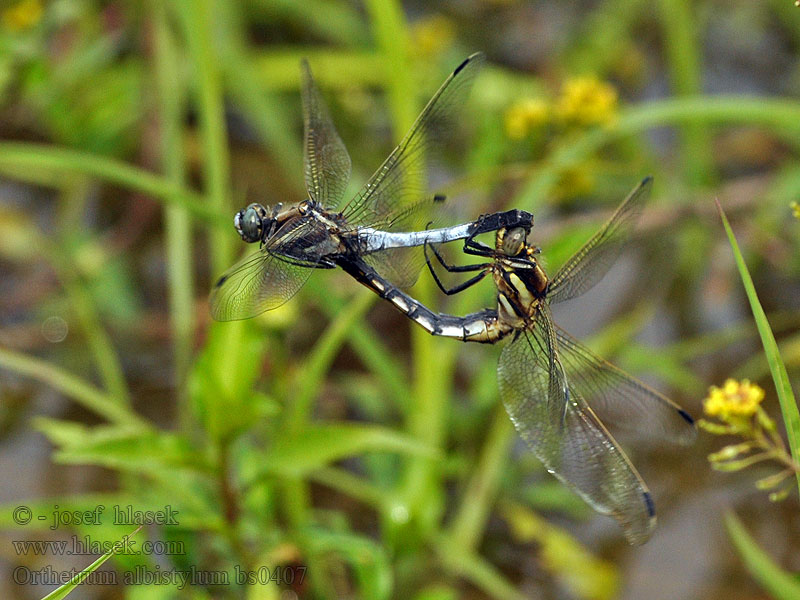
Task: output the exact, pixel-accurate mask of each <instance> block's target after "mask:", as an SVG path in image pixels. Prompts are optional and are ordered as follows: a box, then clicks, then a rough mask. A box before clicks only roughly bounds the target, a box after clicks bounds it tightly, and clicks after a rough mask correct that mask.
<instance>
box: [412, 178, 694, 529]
mask: <svg viewBox="0 0 800 600" xmlns="http://www.w3.org/2000/svg"><path fill="white" fill-rule="evenodd" d="M650 184H651V179H650V178H647V179H645V180H644V181H642V182H641V184H639V186H637V187H636V189H634V190H633V192H631V194H630V195H629V196H628V197H627V198H626V199H625V200H624V201H623V202H622V204H621V205H620V206H619V207H618V208H617V210H616V211H615V212H614V214H613V215H612V216H611V218H610V219H609V220H608V221H607V222H606V223H605V225H603V227H602V228H601V229H600V230H599V231H598V232H597V233H595V234H594V236H592V237H591V238H590V239H589V241H588V242H586V244H584V246H583V247H582V248H581V249H580V250H578V251H577V252H576V253H575V254H574V255H573V256H572V258H570V259H569V260H568V261H567V262H566V264H565V265H564V266H562V267H561V269H559V270H558V271H557V272H556V274H555V275H554V276H553V277H552V278H548V276H547V275H546V274H545V272H544V270H543V269H542V267H541V265H539V263H538V261H537V258H536V257H537V254H538V253H539V249H538V248H536V247H534V246H531V245H529V244H528V243H527V238H528V235H529V234H530V230H531V226H530V224H527V223H526V224H521V225H512V226H511V227H503V228H500V229H499V230H497V233H496V239H495V247H494V248H492V247H490V246H487V245H485V244H482V243H480V242H477V241H476V240H474V239H473V238H474V236H470V237H468V238H466V240H465V243H464V252H465V253H467V254H471V255H476V256H481V257H485V258H488V259H490V261H489V262H484V263H480V264H476V265H465V266H451V265H448V264H447V263H446V262H445V261H444V259H443V258H442V256H441V255H440V254H439V252H438V251H437V250H436V248H435V247H434V246H431V248H432V250H433V252H434V254H435V256H436V258H437V259H438V261H439V262H440V263H441V264H442V266H444V267H445V268H446V269H447V270H448V271H451V272H470V271H473V272H474V271H477V274H476V275H474V276H473V277H472V278H471V279H469V280H468V281H466V282H464V283H462V284H461V285H458V286H456V287H454V288H451V289H448V288H446V287H445V286H444V285H442V282H441V281H440V279H439V277H438V276H437V275H436V271H435V270H434V268H433V265H432V264H431V261H430V259H429V258H428V256H427V252H426V262H427V264H428V267H429V269H430V271H431V273H432V274H433V277H434V279H435V280H436V283H437V284H438V285H439V287H440V288H441V289H442V291H444V292H445V293H446V294H453V293H457V292H459V291H462V290H463V289H466V288H467V287H469V286H471V285H474V284H475V283H477V282H478V281H480V280H481V279H482V278H483V277H485V276H486V275H487V274H489V273H490V274H491V275H492V278H493V279H494V284H495V286H496V287H497V308H496V309H487V310H484V311H482V312H479V313H475V314H472V315H468V316H466V317H461V318H460V319H459V318H457V317H453V316H449V315H434V314H433V313H431V312H430V311H428V312H429V314H426V315H425V318H424V319H423V320H422V321H421V322H420V324H421V325H422V326H423V327H425V328H426V329H427V330H428V331H431V332H432V333H434V334H436V335H444V336H447V337H454V338H456V339H460V340H462V341H468V342H484V343H495V342H498V341H499V340H501V339H503V338H505V337H507V336H509V335H510V336H511V342H510V343H509V344H508V345H507V346H505V348H503V351H502V352H501V354H500V360H499V364H498V369H497V373H498V381H499V387H500V396H501V398H502V400H503V403H504V404H505V407H506V410H507V411H508V414H509V416H510V417H511V420H512V422H513V423H514V426H515V427H516V429H517V431H518V432H519V434H520V436H521V437H522V438H523V439H524V440H525V441H526V442H527V443H528V445H529V446H530V448H531V450H532V451H533V453H534V454H535V455H536V456H537V457H538V458H539V459H540V460H541V461H542V463H544V465H545V467H546V468H547V470H548V471H549V472H550V473H552V474H553V475H555V476H556V477H557V478H558V479H560V480H561V481H562V482H564V483H565V484H566V485H567V486H569V487H570V488H572V489H573V490H574V491H575V492H577V493H578V495H580V496H581V497H582V498H583V499H584V500H585V501H586V502H587V503H588V504H589V505H591V506H592V508H594V509H595V510H597V511H598V512H600V513H603V514H607V515H611V516H612V517H614V518H615V519H616V520H617V521H618V522H619V523H620V525H621V526H622V528H623V530H624V532H625V536H626V537H627V539H628V541H629V542H631V543H632V544H641V543H644V542H645V541H647V539H648V538H649V537H650V535H651V533H652V530H653V527H654V526H655V508H654V504H653V500H652V497H651V495H650V492H649V491H648V489H647V486H646V485H645V483H644V481H643V480H642V478H641V476H640V475H639V473H638V472H637V471H636V469H635V468H634V466H633V464H632V463H631V461H630V460H629V459H628V457H627V456H626V455H625V453H624V452H623V450H622V449H621V448H620V447H619V445H618V444H617V442H616V440H614V438H613V437H612V436H611V434H610V433H609V431H608V430H607V429H606V427H605V425H604V422H605V423H609V424H612V425H614V426H617V427H619V428H627V429H629V430H636V431H641V432H646V433H648V434H657V435H660V436H662V437H666V438H668V439H671V440H673V441H676V442H679V443H689V442H690V441H692V440H693V439H694V437H695V433H696V430H695V428H694V420H693V419H692V417H691V416H689V414H688V413H687V412H686V411H684V410H683V409H682V408H681V407H680V406H678V405H677V404H675V403H674V402H672V401H671V400H669V399H668V398H666V397H665V396H663V395H662V394H660V393H658V392H657V391H655V390H653V389H652V388H650V387H648V386H647V385H645V384H644V383H642V382H641V381H638V380H637V379H634V378H633V377H631V376H630V375H628V374H627V373H625V372H624V371H622V370H620V369H618V368H617V367H615V366H613V365H612V364H610V363H608V362H606V361H604V360H603V359H600V358H598V357H597V356H595V355H594V354H593V353H592V352H591V351H590V350H589V349H588V348H586V347H585V346H583V345H582V344H581V343H579V342H578V341H577V340H575V339H574V338H573V337H572V336H570V335H569V334H568V333H566V332H565V331H564V330H563V329H561V328H560V327H558V326H557V325H555V324H554V323H553V319H552V317H551V313H550V305H551V304H556V303H558V302H563V301H565V300H569V299H571V298H575V297H576V296H579V295H581V294H583V293H584V292H586V291H587V290H589V289H590V288H591V287H592V286H594V285H595V284H596V283H597V282H598V281H599V280H600V279H601V278H602V277H603V276H604V275H605V274H606V272H607V271H608V270H609V268H610V267H611V265H612V264H613V263H614V261H615V260H616V258H617V257H618V256H619V254H620V251H621V249H622V247H623V246H624V244H625V243H626V242H627V241H628V239H629V237H630V235H631V233H632V230H633V225H634V223H635V220H636V217H637V215H638V214H639V212H640V211H641V206H642V200H643V199H644V198H645V196H646V195H647V194H648V192H649V190H650ZM426 250H427V245H426ZM412 318H413V316H412Z"/></svg>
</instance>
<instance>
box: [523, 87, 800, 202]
mask: <svg viewBox="0 0 800 600" xmlns="http://www.w3.org/2000/svg"><path fill="white" fill-rule="evenodd" d="M692 121H702V122H705V123H707V124H713V123H725V124H739V123H741V124H748V125H760V126H762V127H766V128H768V129H772V130H773V131H774V132H775V134H776V135H779V136H781V138H782V139H784V140H786V141H787V142H788V143H790V144H792V145H793V146H794V147H796V148H797V147H800V143H798V140H799V139H800V102H797V101H795V100H789V99H770V98H758V97H751V96H739V97H737V96H715V97H697V98H680V99H670V100H663V101H659V102H650V103H647V104H643V105H640V106H635V107H631V108H629V109H628V110H626V111H624V112H622V113H621V114H620V116H619V119H618V120H617V123H616V124H615V125H614V126H611V127H607V128H603V129H595V130H592V131H588V132H587V133H585V134H584V135H583V137H581V138H579V139H577V140H570V144H569V145H568V146H563V147H561V148H560V149H559V150H558V151H556V152H555V153H553V155H552V156H551V157H550V159H549V160H548V161H547V162H546V163H545V164H544V165H543V166H542V168H541V169H540V170H539V172H538V173H537V175H535V176H534V177H533V178H532V179H531V180H530V181H529V182H528V183H527V184H526V185H525V186H523V188H522V190H521V191H520V193H519V194H518V195H517V196H516V197H514V198H513V199H512V201H511V202H510V203H509V204H510V205H511V206H515V207H519V208H526V207H528V206H535V205H536V203H537V202H538V201H540V199H541V198H544V197H546V196H547V195H548V194H549V193H550V192H551V190H552V189H553V187H554V186H555V184H556V183H557V182H558V178H559V175H560V174H561V173H562V172H563V171H565V170H566V169H569V168H571V167H574V166H575V165H577V164H579V163H580V162H581V161H584V160H586V159H587V158H588V157H590V156H592V155H593V154H594V153H596V152H597V151H599V150H600V149H601V148H603V147H604V146H607V145H609V144H611V143H613V142H615V141H617V140H619V139H621V138H624V137H625V136H629V135H633V134H636V133H641V132H642V131H646V130H648V129H652V128H654V127H663V126H664V125H672V124H677V123H685V122H692Z"/></svg>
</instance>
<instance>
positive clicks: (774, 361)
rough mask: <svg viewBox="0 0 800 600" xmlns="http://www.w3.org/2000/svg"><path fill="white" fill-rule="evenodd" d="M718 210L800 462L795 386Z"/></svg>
mask: <svg viewBox="0 0 800 600" xmlns="http://www.w3.org/2000/svg"><path fill="white" fill-rule="evenodd" d="M717 209H718V210H719V215H720V218H721V219H722V225H723V226H724V227H725V233H726V234H727V236H728V241H729V242H730V244H731V249H732V250H733V256H734V258H735V259H736V267H737V268H738V269H739V277H741V279H742V284H743V285H744V290H745V292H746V294H747V299H748V301H749V302H750V309H751V310H752V311H753V317H754V318H755V321H756V327H757V328H758V334H759V335H760V336H761V344H762V345H763V346H764V353H765V354H766V356H767V362H768V363H769V370H770V373H772V380H773V381H774V382H775V391H776V392H777V393H778V402H779V403H780V405H781V414H782V415H783V422H784V425H785V426H786V434H787V437H788V438H789V448H790V449H791V452H792V458H794V460H795V462H797V461H800V412H798V410H797V401H796V400H795V397H794V392H792V386H791V384H790V383H789V375H788V374H787V372H786V365H785V364H784V362H783V359H782V358H781V354H780V351H779V350H778V344H777V343H776V342H775V336H774V335H773V333H772V329H771V328H770V326H769V321H767V315H766V314H765V313H764V309H763V308H762V307H761V303H760V302H759V301H758V295H757V294H756V288H755V286H754V285H753V279H752V278H751V277H750V272H749V271H748V270H747V265H746V264H745V262H744V258H743V257H742V253H741V251H740V250H739V244H738V243H737V242H736V236H734V235H733V231H732V230H731V226H730V223H728V218H727V217H726V216H725V211H723V210H722V206H721V205H720V203H719V201H717ZM796 477H797V486H798V488H799V489H800V472H798V473H796Z"/></svg>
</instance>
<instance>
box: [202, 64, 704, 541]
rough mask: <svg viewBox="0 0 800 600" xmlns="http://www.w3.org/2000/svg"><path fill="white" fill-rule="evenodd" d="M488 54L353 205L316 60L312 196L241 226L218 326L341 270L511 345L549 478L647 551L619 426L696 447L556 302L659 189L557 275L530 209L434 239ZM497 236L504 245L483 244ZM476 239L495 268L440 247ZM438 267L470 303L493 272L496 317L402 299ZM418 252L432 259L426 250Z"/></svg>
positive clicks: (451, 329)
mask: <svg viewBox="0 0 800 600" xmlns="http://www.w3.org/2000/svg"><path fill="white" fill-rule="evenodd" d="M483 60H484V58H483V55H482V54H473V55H472V56H470V57H469V58H468V59H467V60H465V61H464V62H463V63H462V64H461V65H459V66H458V68H456V70H455V71H453V73H452V74H451V75H450V77H448V79H447V80H446V81H445V82H444V84H443V85H442V86H441V88H439V90H438V91H437V92H436V94H435V95H434V96H433V98H432V99H431V100H430V101H429V102H428V104H427V106H426V107H425V108H424V109H423V111H422V113H421V114H420V115H419V117H418V118H417V120H416V122H415V123H414V125H413V126H412V128H411V130H410V131H409V133H408V134H407V135H406V136H405V138H403V140H402V141H401V142H400V144H399V145H398V146H397V147H396V148H395V149H394V151H393V152H392V153H391V154H390V155H389V157H388V158H387V159H386V160H385V161H384V163H383V164H382V165H381V166H380V168H379V169H378V170H377V171H376V172H375V174H373V175H372V177H371V178H370V180H369V181H368V182H367V183H366V185H365V186H364V187H363V188H362V189H361V191H360V192H359V193H358V194H356V196H355V197H354V198H353V199H351V200H350V201H349V202H347V203H346V204H344V205H342V204H341V201H342V196H343V194H344V191H345V188H346V186H347V183H348V180H349V178H350V169H351V162H350V156H349V155H348V153H347V150H346V148H345V146H344V144H343V142H342V140H341V138H340V137H339V135H338V133H337V132H336V129H335V127H334V125H333V122H332V121H331V118H330V115H329V112H328V109H327V107H326V105H325V103H324V101H323V99H322V96H321V95H320V93H319V91H318V89H317V87H316V85H315V83H314V80H313V78H312V76H311V71H310V69H309V67H308V64H307V63H306V62H305V61H304V62H303V63H302V89H301V92H302V101H303V116H304V164H305V181H306V188H307V192H308V198H307V199H306V200H304V201H303V202H300V203H299V204H297V205H294V206H290V207H288V208H284V207H283V206H282V205H281V204H278V205H277V206H275V207H273V208H272V209H267V208H265V207H263V206H261V205H260V204H251V205H250V206H248V207H247V208H245V209H243V210H241V211H239V212H238V213H237V214H236V216H235V218H234V225H235V227H236V230H237V231H238V232H239V234H240V235H241V237H242V239H243V240H244V241H246V242H251V243H255V242H258V243H259V245H260V249H259V250H258V251H257V252H256V253H254V254H252V255H250V256H248V257H246V258H245V259H244V260H242V261H241V262H239V263H238V264H236V265H234V266H233V267H232V268H231V269H229V270H228V271H227V272H226V273H225V274H224V275H223V276H222V277H221V278H220V279H219V280H218V281H217V283H216V284H215V285H214V288H213V290H212V293H211V312H212V316H213V317H214V318H215V319H217V320H220V321H228V320H236V319H246V318H249V317H253V316H255V315H257V314H259V313H261V312H263V311H266V310H270V309H273V308H276V307H278V306H280V305H281V304H283V303H284V302H285V301H286V300H288V299H289V298H290V297H291V296H292V295H293V294H294V293H295V292H297V290H298V289H299V288H300V287H301V286H302V285H303V283H304V282H305V281H306V279H307V278H308V277H309V276H310V274H311V273H312V271H313V270H314V268H335V267H337V266H338V267H341V268H342V269H344V270H345V271H346V272H347V273H349V274H350V275H351V276H353V277H354V278H355V279H356V280H357V281H359V282H360V283H362V284H363V285H365V286H366V287H368V288H370V289H371V290H373V291H374V292H376V293H377V294H378V295H379V296H381V297H382V298H385V299H386V300H388V301H389V302H391V303H392V304H393V305H394V306H395V307H396V308H397V309H399V310H400V311H402V312H403V313H405V314H406V315H408V317H410V318H411V319H413V320H414V321H415V322H417V323H418V324H419V325H421V326H422V327H424V328H425V329H426V330H427V331H428V332H430V333H431V334H433V335H439V336H444V337H450V338H455V339H458V340H461V341H470V342H483V343H495V342H498V341H499V340H501V339H503V338H506V337H510V338H511V341H510V342H509V343H508V345H506V346H505V348H504V349H503V351H502V353H501V355H500V359H499V364H498V369H497V372H498V381H499V386H500V396H501V398H502V400H503V403H504V405H505V407H506V410H507V411H508V414H509V416H510V417H511V420H512V421H513V423H514V426H515V427H516V429H517V431H518V432H519V434H520V435H521V437H522V438H524V440H525V441H526V442H527V443H528V445H529V446H530V448H531V450H532V451H533V453H534V454H535V455H536V456H537V457H538V458H539V459H540V460H541V461H542V463H544V465H545V467H546V468H547V470H548V471H549V472H550V473H552V474H553V475H555V476H556V477H557V478H559V479H560V480H561V481H562V482H564V483H565V484H566V485H568V486H569V487H570V488H572V489H573V490H574V491H575V492H577V493H578V494H579V495H580V496H581V497H582V498H583V499H584V500H585V501H586V502H587V503H588V504H590V505H591V506H592V507H593V508H594V509H595V510H597V511H598V512H600V513H603V514H608V515H611V516H612V517H614V518H615V519H616V520H617V521H618V522H619V523H620V525H621V526H622V528H623V530H624V532H625V535H626V537H627V539H628V540H629V541H630V542H631V543H637V544H638V543H643V542H645V541H646V540H647V539H648V538H649V536H650V534H651V532H652V529H653V527H654V525H655V509H654V505H653V500H652V497H651V495H650V492H649V491H648V489H647V486H646V484H645V483H644V481H643V480H642V478H641V476H640V475H639V473H638V472H637V471H636V469H635V468H634V466H633V465H632V464H631V461H630V460H629V459H628V457H627V456H626V455H625V453H624V452H623V451H622V449H621V448H620V447H619V445H618V444H617V442H616V441H615V440H614V438H613V437H612V436H611V434H610V433H609V431H608V430H607V429H606V427H605V425H604V422H608V423H612V424H613V425H615V426H619V427H620V428H627V429H629V430H632V429H635V430H636V431H646V432H648V433H652V434H656V435H660V436H662V437H666V438H668V439H671V440H673V441H677V442H679V443H687V442H689V441H691V440H692V439H693V437H694V435H695V428H694V424H693V423H694V422H693V420H692V418H691V417H690V416H689V415H688V414H687V413H686V412H685V411H684V410H683V409H681V408H680V407H679V406H678V405H677V404H675V403H674V402H672V401H671V400H669V399H668V398H666V397H665V396H663V395H661V394H660V393H658V392H656V391H655V390H653V389H651V388H650V387H648V386H646V385H645V384H644V383H642V382H640V381H638V380H636V379H634V378H633V377H631V376H630V375H628V374H626V373H625V372H623V371H621V370H620V369H618V368H616V367H614V366H613V365H611V364H610V363H608V362H606V361H604V360H602V359H600V358H598V357H597V356H595V355H594V354H593V353H592V352H591V351H589V350H588V349H587V348H586V347H585V346H583V345H582V344H580V343H579V342H578V341H577V340H575V339H574V338H572V337H571V336H570V335H569V334H567V333H566V332H565V331H563V330H562V329H560V328H559V327H558V326H557V325H556V324H555V323H554V322H553V319H552V317H551V313H550V305H552V304H555V303H558V302H563V301H565V300H569V299H571V298H575V297H576V296H579V295H581V294H583V293H584V292H586V291H587V290H588V289H589V288H591V287H592V286H593V285H594V284H596V283H597V282H598V281H599V280H600V279H601V278H602V277H603V276H604V275H605V273H606V272H607V271H608V269H609V268H610V267H611V265H612V264H613V262H614V261H615V260H616V258H617V256H618V255H619V254H620V252H621V249H622V247H623V246H624V244H625V243H626V242H627V241H628V239H629V238H630V235H631V233H632V229H633V226H634V223H635V220H636V217H637V215H638V214H639V212H640V211H641V207H642V203H643V200H644V198H645V197H646V195H647V193H648V191H649V189H650V179H649V178H648V179H645V180H644V181H643V182H642V183H641V184H639V186H638V187H637V188H636V189H635V190H634V191H633V192H632V193H631V194H630V195H629V196H628V197H627V198H626V199H625V200H624V201H623V202H622V204H621V205H620V206H619V208H618V209H617V210H616V212H615V213H614V214H613V216H612V217H611V218H610V220H609V221H608V222H606V224H605V225H604V226H603V227H602V228H601V229H600V230H599V231H598V232H597V233H596V234H595V235H594V236H593V237H592V238H591V239H590V240H589V241H588V242H587V243H586V244H585V245H584V246H583V247H582V248H581V249H580V250H579V251H578V252H577V253H576V254H575V255H574V256H573V257H572V258H571V259H569V260H568V261H567V263H566V264H565V265H564V266H563V267H562V268H561V269H559V270H558V272H557V273H556V274H555V275H554V276H553V277H552V278H549V277H548V276H547V275H546V274H545V272H544V270H543V269H542V267H541V265H540V264H539V262H538V260H537V254H538V248H535V247H534V246H531V245H529V244H528V242H527V238H528V235H529V234H530V231H531V228H532V226H533V217H532V215H531V214H530V213H527V212H525V211H522V210H511V211H506V212H498V213H493V214H489V215H483V216H482V217H480V218H479V219H477V220H475V221H473V222H471V223H466V224H463V225H457V226H453V227H446V228H439V229H425V227H426V225H427V223H428V222H429V217H430V212H431V210H432V209H434V208H435V205H436V204H438V203H440V202H441V201H442V200H444V197H443V196H440V195H431V194H430V193H428V192H427V190H426V186H425V185H424V183H423V182H424V181H425V168H426V164H425V163H426V160H429V159H430V158H431V157H435V156H436V153H437V145H438V144H440V143H441V142H443V141H444V139H445V135H446V133H447V131H448V129H449V128H450V126H451V125H452V124H453V119H454V116H455V112H456V109H458V108H459V107H460V106H461V105H462V104H463V103H464V100H465V98H466V94H467V92H468V90H469V88H470V86H471V84H472V81H473V80H474V78H475V75H476V74H477V72H478V70H479V68H480V66H481V64H482V63H483ZM491 232H494V233H495V245H494V247H491V246H488V245H486V244H483V243H481V242H479V241H478V240H477V239H476V238H477V236H479V235H480V234H484V233H491ZM456 240H463V241H464V242H463V243H464V248H463V250H464V252H465V253H467V254H469V255H473V256H478V257H481V258H482V259H484V262H481V263H479V264H475V265H467V266H451V265H449V264H447V263H446V262H445V260H444V259H443V258H442V256H441V254H440V253H439V251H438V250H437V249H436V246H435V245H433V244H441V243H446V242H453V241H456ZM420 246H422V247H423V250H424V252H423V253H422V254H423V255H424V260H425V262H426V263H427V266H428V268H429V270H430V272H431V274H432V276H433V277H434V279H435V281H436V283H437V284H438V285H439V287H440V288H441V289H442V290H443V291H444V292H445V293H447V294H452V293H457V292H459V291H461V290H463V289H465V288H466V287H469V286H471V285H474V284H475V283H477V282H478V281H480V280H481V279H483V278H484V277H485V276H486V275H489V274H490V275H491V277H492V279H493V280H494V284H495V286H496V287H497V306H496V308H491V309H484V310H482V311H480V312H476V313H473V314H471V315H467V316H464V317H457V316H453V315H445V314H438V313H435V312H433V311H432V310H430V309H429V308H427V307H426V306H424V305H422V304H421V303H419V302H418V301H416V300H415V299H414V298H411V297H410V296H409V295H408V294H406V293H404V292H403V291H401V289H399V288H400V287H405V286H408V285H410V284H412V283H413V282H414V280H415V279H416V276H417V274H418V272H419V270H420V268H421V266H422V261H421V259H420V252H419V247H420ZM428 248H430V249H431V251H432V253H433V256H434V257H435V258H436V259H437V261H438V262H439V263H440V265H441V266H442V267H443V268H445V269H447V270H448V271H451V272H476V274H475V275H473V276H472V277H471V278H470V279H469V280H467V281H465V282H464V283H463V284H461V285H459V286H456V287H455V288H452V289H447V288H445V287H444V286H443V285H442V283H441V281H440V279H439V277H438V276H437V274H436V271H435V268H434V265H433V262H432V260H431V258H430V255H429V253H428V252H427V250H428ZM415 249H416V251H415Z"/></svg>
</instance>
